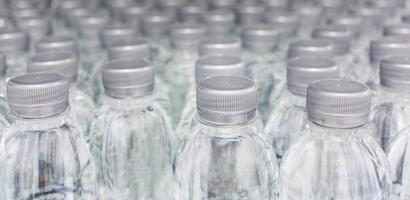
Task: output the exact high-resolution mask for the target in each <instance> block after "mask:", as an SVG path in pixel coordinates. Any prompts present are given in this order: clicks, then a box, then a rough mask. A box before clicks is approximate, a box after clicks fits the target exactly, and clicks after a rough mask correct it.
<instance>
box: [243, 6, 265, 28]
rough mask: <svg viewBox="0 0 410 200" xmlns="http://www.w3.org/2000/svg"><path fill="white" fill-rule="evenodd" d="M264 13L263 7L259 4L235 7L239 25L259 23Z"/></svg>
mask: <svg viewBox="0 0 410 200" xmlns="http://www.w3.org/2000/svg"><path fill="white" fill-rule="evenodd" d="M264 11H265V7H264V6H262V5H259V4H240V5H239V6H238V7H236V13H237V17H238V21H239V23H241V24H253V23H259V22H261V21H262V19H263V13H264Z"/></svg>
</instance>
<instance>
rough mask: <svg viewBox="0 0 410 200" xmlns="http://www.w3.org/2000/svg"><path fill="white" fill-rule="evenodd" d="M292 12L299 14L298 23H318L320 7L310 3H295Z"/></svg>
mask: <svg viewBox="0 0 410 200" xmlns="http://www.w3.org/2000/svg"><path fill="white" fill-rule="evenodd" d="M292 10H293V12H294V13H296V14H297V15H299V17H300V19H302V20H300V23H301V24H304V25H312V24H313V25H314V24H318V23H319V22H320V19H321V15H322V8H321V7H318V6H314V5H310V4H303V3H302V4H295V5H294V6H293V9H292Z"/></svg>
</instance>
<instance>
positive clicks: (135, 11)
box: [121, 5, 147, 28]
mask: <svg viewBox="0 0 410 200" xmlns="http://www.w3.org/2000/svg"><path fill="white" fill-rule="evenodd" d="M146 13H147V8H146V7H144V6H142V5H133V6H130V7H126V8H124V11H123V13H122V16H121V18H122V20H123V21H124V22H125V23H127V24H129V25H131V26H133V27H137V28H140V26H141V21H142V19H143V17H144V16H145V15H146Z"/></svg>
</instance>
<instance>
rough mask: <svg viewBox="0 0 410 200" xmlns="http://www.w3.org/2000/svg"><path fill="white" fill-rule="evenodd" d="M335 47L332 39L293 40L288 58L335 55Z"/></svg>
mask: <svg viewBox="0 0 410 200" xmlns="http://www.w3.org/2000/svg"><path fill="white" fill-rule="evenodd" d="M334 55H335V47H334V45H333V44H332V43H331V42H330V41H326V40H322V39H306V40H297V41H294V42H291V43H290V45H289V49H288V58H293V57H298V56H321V57H333V56H334Z"/></svg>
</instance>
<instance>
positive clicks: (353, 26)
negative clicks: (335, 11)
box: [327, 15, 363, 38]
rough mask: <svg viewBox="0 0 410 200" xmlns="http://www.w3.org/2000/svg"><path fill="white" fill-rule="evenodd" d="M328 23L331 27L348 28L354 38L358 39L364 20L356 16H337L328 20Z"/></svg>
mask: <svg viewBox="0 0 410 200" xmlns="http://www.w3.org/2000/svg"><path fill="white" fill-rule="evenodd" d="M327 23H328V24H330V25H335V26H342V27H346V28H347V29H349V31H350V32H351V34H352V36H354V37H356V38H357V37H359V36H360V31H361V28H362V27H361V26H362V23H363V20H362V18H360V17H358V16H354V15H337V16H334V17H332V18H330V19H328V21H327Z"/></svg>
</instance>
